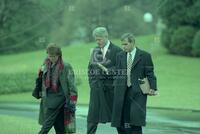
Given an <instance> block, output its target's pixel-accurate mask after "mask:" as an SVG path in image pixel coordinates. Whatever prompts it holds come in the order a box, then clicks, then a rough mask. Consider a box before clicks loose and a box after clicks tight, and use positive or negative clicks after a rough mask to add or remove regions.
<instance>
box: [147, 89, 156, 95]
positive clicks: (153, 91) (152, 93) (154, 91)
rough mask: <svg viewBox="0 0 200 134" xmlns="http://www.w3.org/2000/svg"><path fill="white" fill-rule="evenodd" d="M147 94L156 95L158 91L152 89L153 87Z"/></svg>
mask: <svg viewBox="0 0 200 134" xmlns="http://www.w3.org/2000/svg"><path fill="white" fill-rule="evenodd" d="M148 95H150V96H156V95H158V92H157V91H156V90H154V89H150V91H149V93H148Z"/></svg>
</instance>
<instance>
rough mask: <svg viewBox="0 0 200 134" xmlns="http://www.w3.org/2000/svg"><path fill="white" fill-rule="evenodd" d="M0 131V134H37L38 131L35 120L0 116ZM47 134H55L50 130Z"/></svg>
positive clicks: (38, 127) (38, 126)
mask: <svg viewBox="0 0 200 134" xmlns="http://www.w3.org/2000/svg"><path fill="white" fill-rule="evenodd" d="M0 122H1V125H0V130H1V133H2V134H37V133H38V132H39V130H40V127H41V126H40V125H38V123H37V121H36V120H32V119H28V118H23V117H16V116H7V115H0ZM49 134H55V133H54V130H51V132H49Z"/></svg>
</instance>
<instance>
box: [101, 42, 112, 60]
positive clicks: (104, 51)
mask: <svg viewBox="0 0 200 134" xmlns="http://www.w3.org/2000/svg"><path fill="white" fill-rule="evenodd" d="M109 46H110V41H109V40H108V41H107V43H106V45H105V46H104V47H103V48H102V49H101V50H102V51H103V58H104V57H105V55H106V52H107V51H108V48H109Z"/></svg>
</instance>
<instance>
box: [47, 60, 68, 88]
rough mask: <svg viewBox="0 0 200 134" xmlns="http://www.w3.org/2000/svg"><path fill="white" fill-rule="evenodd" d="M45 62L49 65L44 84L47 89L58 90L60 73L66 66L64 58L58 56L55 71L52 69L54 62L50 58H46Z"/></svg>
mask: <svg viewBox="0 0 200 134" xmlns="http://www.w3.org/2000/svg"><path fill="white" fill-rule="evenodd" d="M44 64H45V65H46V67H47V74H46V77H45V78H44V85H45V87H46V89H52V90H53V91H55V92H57V91H58V79H59V73H60V71H61V70H62V69H63V68H64V64H63V60H62V58H61V57H59V58H58V60H57V62H56V64H55V69H54V70H53V71H51V66H52V63H51V61H50V59H49V58H47V59H46V60H45V62H44ZM50 77H51V78H50Z"/></svg>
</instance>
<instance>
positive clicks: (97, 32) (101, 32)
mask: <svg viewBox="0 0 200 134" xmlns="http://www.w3.org/2000/svg"><path fill="white" fill-rule="evenodd" d="M92 35H93V37H106V38H108V31H107V29H106V28H105V27H97V28H95V29H94V30H93V32H92Z"/></svg>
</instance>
